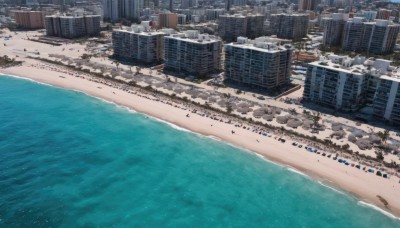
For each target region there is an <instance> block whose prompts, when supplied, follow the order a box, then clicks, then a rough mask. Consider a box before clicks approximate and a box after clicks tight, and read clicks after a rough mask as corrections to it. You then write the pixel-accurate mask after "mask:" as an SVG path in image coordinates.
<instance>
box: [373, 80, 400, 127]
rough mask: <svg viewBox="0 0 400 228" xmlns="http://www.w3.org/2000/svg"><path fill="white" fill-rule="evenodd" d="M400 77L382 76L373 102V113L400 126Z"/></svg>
mask: <svg viewBox="0 0 400 228" xmlns="http://www.w3.org/2000/svg"><path fill="white" fill-rule="evenodd" d="M399 83H400V77H399V75H397V77H393V76H387V75H384V76H381V77H380V78H379V82H378V85H377V88H376V93H375V97H374V102H373V115H374V117H375V118H377V119H383V120H387V121H389V122H391V123H392V124H394V125H396V126H400V86H399Z"/></svg>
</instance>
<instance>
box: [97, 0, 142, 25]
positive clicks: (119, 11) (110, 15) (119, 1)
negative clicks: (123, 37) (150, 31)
mask: <svg viewBox="0 0 400 228" xmlns="http://www.w3.org/2000/svg"><path fill="white" fill-rule="evenodd" d="M144 5H145V3H144V0H134V1H132V0H103V11H104V19H106V20H110V21H117V20H119V19H123V18H125V19H132V20H137V19H138V18H139V17H140V12H141V11H142V10H143V8H144Z"/></svg>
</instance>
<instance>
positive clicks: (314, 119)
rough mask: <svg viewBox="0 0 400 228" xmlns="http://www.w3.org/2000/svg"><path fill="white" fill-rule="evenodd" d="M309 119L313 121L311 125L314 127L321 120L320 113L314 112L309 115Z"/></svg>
mask: <svg viewBox="0 0 400 228" xmlns="http://www.w3.org/2000/svg"><path fill="white" fill-rule="evenodd" d="M311 120H312V121H313V126H314V127H316V126H318V124H319V121H320V120H321V113H319V112H317V113H316V114H313V115H311Z"/></svg>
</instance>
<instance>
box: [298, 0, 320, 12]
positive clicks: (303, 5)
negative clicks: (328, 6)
mask: <svg viewBox="0 0 400 228" xmlns="http://www.w3.org/2000/svg"><path fill="white" fill-rule="evenodd" d="M319 3H320V1H319V0H299V10H300V11H307V10H316V9H317V6H318V4H319Z"/></svg>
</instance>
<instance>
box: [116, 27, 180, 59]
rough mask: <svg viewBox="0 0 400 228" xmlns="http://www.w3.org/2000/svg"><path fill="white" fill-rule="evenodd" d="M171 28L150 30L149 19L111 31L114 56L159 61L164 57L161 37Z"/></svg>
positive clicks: (170, 31) (171, 31) (168, 32)
mask: <svg viewBox="0 0 400 228" xmlns="http://www.w3.org/2000/svg"><path fill="white" fill-rule="evenodd" d="M173 31H174V30H172V29H163V30H160V31H155V30H152V29H151V27H150V22H149V21H142V23H141V24H140V25H132V26H131V27H125V28H123V29H120V30H114V31H113V32H112V43H113V49H114V57H115V58H117V59H123V60H126V61H132V62H142V63H146V64H153V63H160V62H162V60H163V57H164V44H163V37H164V36H165V35H167V34H170V33H173Z"/></svg>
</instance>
